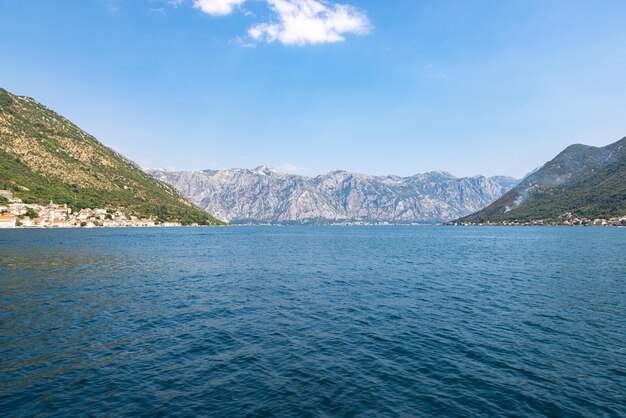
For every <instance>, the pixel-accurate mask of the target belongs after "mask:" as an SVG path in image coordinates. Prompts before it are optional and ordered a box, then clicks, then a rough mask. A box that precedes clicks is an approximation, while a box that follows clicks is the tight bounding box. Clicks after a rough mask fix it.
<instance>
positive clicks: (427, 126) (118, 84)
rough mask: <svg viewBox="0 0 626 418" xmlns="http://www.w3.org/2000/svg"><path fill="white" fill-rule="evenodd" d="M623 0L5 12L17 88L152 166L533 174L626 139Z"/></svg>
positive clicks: (84, 1)
mask: <svg viewBox="0 0 626 418" xmlns="http://www.w3.org/2000/svg"><path fill="white" fill-rule="evenodd" d="M625 18H626V2H624V1H623V0H617V1H612V0H594V1H592V0H587V1H577V0H567V1H557V0H551V1H546V0H507V1H502V0H490V1H481V0H475V1H469V0H388V1H383V0H341V1H321V0H247V1H244V0H175V1H174V0H170V1H167V0H55V1H49V0H0V57H1V58H0V86H2V87H4V88H6V89H8V90H10V91H12V92H14V93H17V94H23V95H28V96H32V97H34V98H36V99H37V100H39V101H41V102H43V103H44V104H46V105H47V106H49V107H50V108H52V109H54V110H56V111H58V112H59V113H61V114H63V115H64V116H66V117H68V118H69V119H70V120H72V121H74V122H75V123H77V124H78V125H79V126H80V127H81V128H83V129H85V130H86V131H88V132H90V133H92V134H94V135H95V136H96V137H97V138H98V139H100V140H101V141H102V142H103V143H105V144H106V145H108V146H111V147H113V148H115V149H117V150H119V151H120V152H122V153H124V154H125V155H127V156H128V157H130V158H132V159H133V160H135V161H136V162H138V163H139V164H140V165H142V166H144V167H169V168H178V169H201V168H229V167H255V166H257V165H260V164H272V165H275V166H276V167H278V168H282V169H284V170H288V171H294V172H298V173H301V174H307V175H316V174H319V173H324V172H328V171H330V170H332V169H346V170H350V171H357V172H365V173H370V174H398V175H411V174H415V173H419V172H425V171H430V170H437V169H443V170H447V171H450V172H452V173H453V174H455V175H459V176H461V175H463V176H465V175H474V174H485V175H495V174H507V175H513V176H522V175H523V174H525V173H527V172H528V171H530V170H532V169H533V168H535V167H536V166H538V165H540V164H542V163H543V162H545V161H547V160H549V159H551V158H552V157H553V156H554V155H556V154H557V153H558V152H559V151H561V150H562V149H563V148H564V147H566V146H567V145H569V144H571V143H576V142H581V143H587V144H591V145H605V144H607V143H610V142H613V141H615V140H618V139H620V138H622V137H623V136H626V117H625V116H626V26H625V25H624V19H625Z"/></svg>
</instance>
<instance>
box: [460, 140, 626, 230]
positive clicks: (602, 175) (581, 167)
mask: <svg viewBox="0 0 626 418" xmlns="http://www.w3.org/2000/svg"><path fill="white" fill-rule="evenodd" d="M568 212H571V213H572V214H573V215H575V216H579V217H583V218H611V217H619V216H624V215H626V138H623V139H621V140H620V141H617V142H615V143H613V144H610V145H607V146H605V147H591V146H587V145H579V144H578V145H572V146H570V147H568V148H566V149H565V150H564V151H563V152H561V153H560V154H559V155H557V156H556V157H555V158H554V159H553V160H552V161H550V162H548V163H546V164H545V165H544V166H543V167H541V168H540V169H539V170H537V171H535V172H533V173H532V174H531V175H529V176H528V177H526V178H525V179H524V180H522V181H521V182H520V184H518V185H517V186H516V187H514V188H513V189H512V190H511V191H510V192H508V193H507V194H505V195H504V196H502V198H500V199H498V200H496V201H495V202H494V203H492V204H491V205H489V206H487V207H486V208H484V209H483V210H481V211H479V212H477V213H474V214H472V215H470V216H468V217H466V218H463V219H461V220H460V221H462V222H486V221H492V222H500V221H513V220H517V221H533V220H549V221H556V220H558V219H559V218H560V217H562V216H564V215H565V214H566V213H568Z"/></svg>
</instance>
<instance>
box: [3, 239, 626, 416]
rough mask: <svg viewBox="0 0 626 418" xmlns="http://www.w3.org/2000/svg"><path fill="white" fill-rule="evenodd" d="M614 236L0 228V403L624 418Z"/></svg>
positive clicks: (83, 408) (83, 411)
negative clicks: (13, 229) (11, 229)
mask: <svg viewBox="0 0 626 418" xmlns="http://www.w3.org/2000/svg"><path fill="white" fill-rule="evenodd" d="M625 259H626V229H617V228H615V229H611V228H579V229H577V228H550V227H544V228H504V227H502V228H488V227H484V228H455V227H259V228H248V227H241V228H234V227H233V228H187V229H105V230H93V229H92V230H55V231H51V230H15V231H6V230H4V231H0V415H8V416H31V415H38V416H42V415H66V416H84V415H111V416H119V415H133V416H154V415H182V416H189V415H204V416H206V415H212V416H229V417H237V416H290V417H291V416H370V417H380V416H419V417H427V416H458V417H468V416H502V415H507V416H524V417H532V416H554V417H564V416H586V417H602V416H606V417H624V416H626V261H625Z"/></svg>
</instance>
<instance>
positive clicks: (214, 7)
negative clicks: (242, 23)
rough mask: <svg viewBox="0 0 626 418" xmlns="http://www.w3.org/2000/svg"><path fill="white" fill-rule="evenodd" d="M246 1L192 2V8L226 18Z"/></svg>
mask: <svg viewBox="0 0 626 418" xmlns="http://www.w3.org/2000/svg"><path fill="white" fill-rule="evenodd" d="M245 1H246V0H193V7H195V8H197V9H200V10H202V11H203V12H204V13H207V14H210V15H213V16H226V15H229V14H231V13H232V12H233V9H234V8H235V7H238V6H240V5H241V4H243V3H244V2H245Z"/></svg>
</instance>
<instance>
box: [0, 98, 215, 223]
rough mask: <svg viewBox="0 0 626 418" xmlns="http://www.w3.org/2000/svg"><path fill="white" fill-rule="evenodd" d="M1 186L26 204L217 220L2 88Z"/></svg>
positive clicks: (185, 220)
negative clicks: (47, 204) (59, 204)
mask: <svg viewBox="0 0 626 418" xmlns="http://www.w3.org/2000/svg"><path fill="white" fill-rule="evenodd" d="M0 189H8V190H11V191H12V192H13V194H14V195H15V196H17V197H19V198H21V199H22V200H23V201H24V202H25V203H43V202H47V201H50V200H53V201H54V202H55V203H61V204H62V203H67V204H68V205H69V206H70V207H72V208H73V209H75V210H77V209H82V208H88V207H89V208H94V207H100V208H123V209H124V210H126V211H128V212H130V213H134V214H137V215H141V216H147V217H149V216H153V217H157V218H158V219H159V220H161V221H179V222H182V223H183V224H189V223H193V222H196V223H200V224H207V225H217V224H221V222H220V221H218V220H217V219H215V218H213V217H212V216H210V215H208V214H206V212H204V211H202V210H200V209H198V208H197V207H195V206H194V205H193V204H191V203H189V202H188V201H186V200H185V199H184V198H182V197H181V196H180V195H179V194H178V192H176V191H175V190H174V189H172V188H171V187H170V186H168V185H166V184H164V183H162V182H160V181H157V180H155V179H154V178H152V177H151V176H149V175H147V174H146V173H144V172H143V171H142V170H141V169H140V168H139V167H137V166H136V165H135V164H134V163H133V162H131V161H130V160H128V159H126V158H124V157H123V156H122V155H120V154H118V153H117V152H115V151H113V150H111V149H109V148H107V147H105V146H104V145H102V144H101V143H100V142H98V141H97V140H96V139H95V138H94V137H93V136H91V135H89V134H87V133H85V132H84V131H82V130H81V129H79V128H78V127H77V126H76V125H74V124H72V123H71V122H70V121H68V120H67V119H65V118H63V117H62V116H60V115H58V114H56V113H54V112H53V111H51V110H50V109H48V108H46V107H45V106H43V105H42V104H40V103H37V102H36V101H35V100H33V99H31V98H28V97H22V96H16V95H13V94H11V93H9V92H7V91H6V90H4V89H0Z"/></svg>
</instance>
